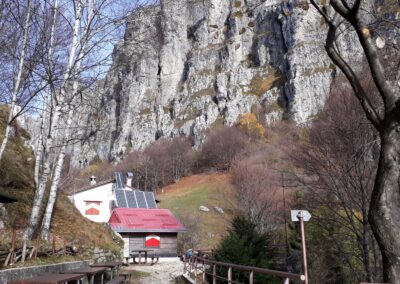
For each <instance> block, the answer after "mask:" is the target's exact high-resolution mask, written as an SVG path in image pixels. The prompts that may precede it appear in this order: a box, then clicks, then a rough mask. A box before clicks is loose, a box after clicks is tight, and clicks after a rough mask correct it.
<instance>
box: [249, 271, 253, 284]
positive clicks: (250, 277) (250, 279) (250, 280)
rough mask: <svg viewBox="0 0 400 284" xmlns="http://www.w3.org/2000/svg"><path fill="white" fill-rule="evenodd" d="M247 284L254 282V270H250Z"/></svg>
mask: <svg viewBox="0 0 400 284" xmlns="http://www.w3.org/2000/svg"><path fill="white" fill-rule="evenodd" d="M249 284H254V271H253V270H252V271H250V275H249Z"/></svg>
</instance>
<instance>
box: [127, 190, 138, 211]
mask: <svg viewBox="0 0 400 284" xmlns="http://www.w3.org/2000/svg"><path fill="white" fill-rule="evenodd" d="M125 194H126V199H127V200H128V207H129V208H138V207H137V203H136V198H135V194H134V193H133V192H132V191H130V190H125Z"/></svg>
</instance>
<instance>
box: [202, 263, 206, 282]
mask: <svg viewBox="0 0 400 284" xmlns="http://www.w3.org/2000/svg"><path fill="white" fill-rule="evenodd" d="M202 283H203V284H204V283H206V266H205V265H204V260H203V278H202Z"/></svg>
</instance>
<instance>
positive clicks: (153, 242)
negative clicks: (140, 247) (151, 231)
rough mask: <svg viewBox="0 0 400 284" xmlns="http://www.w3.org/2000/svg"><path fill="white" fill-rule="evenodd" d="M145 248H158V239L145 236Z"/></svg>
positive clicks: (157, 237)
mask: <svg viewBox="0 0 400 284" xmlns="http://www.w3.org/2000/svg"><path fill="white" fill-rule="evenodd" d="M144 246H145V247H159V246H160V237H159V236H157V235H149V236H146V241H145V243H144Z"/></svg>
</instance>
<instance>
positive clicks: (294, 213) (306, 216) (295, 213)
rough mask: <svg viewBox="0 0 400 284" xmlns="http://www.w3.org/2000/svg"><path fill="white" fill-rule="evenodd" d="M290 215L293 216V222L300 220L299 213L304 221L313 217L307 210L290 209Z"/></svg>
mask: <svg viewBox="0 0 400 284" xmlns="http://www.w3.org/2000/svg"><path fill="white" fill-rule="evenodd" d="M290 215H291V217H292V222H299V218H298V217H297V216H298V215H300V216H302V217H303V220H304V222H307V221H308V220H310V219H311V214H310V212H308V211H307V210H290Z"/></svg>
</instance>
